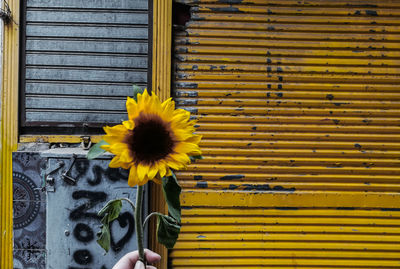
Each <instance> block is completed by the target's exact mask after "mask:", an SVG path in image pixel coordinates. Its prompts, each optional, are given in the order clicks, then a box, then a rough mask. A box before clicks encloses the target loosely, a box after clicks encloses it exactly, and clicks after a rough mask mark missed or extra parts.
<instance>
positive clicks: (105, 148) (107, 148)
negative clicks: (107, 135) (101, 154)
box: [100, 141, 111, 151]
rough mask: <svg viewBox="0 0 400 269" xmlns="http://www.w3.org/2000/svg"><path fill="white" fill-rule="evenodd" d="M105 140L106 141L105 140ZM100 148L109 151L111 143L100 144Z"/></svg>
mask: <svg viewBox="0 0 400 269" xmlns="http://www.w3.org/2000/svg"><path fill="white" fill-rule="evenodd" d="M106 142H107V141H106ZM100 148H101V149H104V150H106V151H110V149H111V145H102V146H100Z"/></svg>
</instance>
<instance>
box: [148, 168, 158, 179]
mask: <svg viewBox="0 0 400 269" xmlns="http://www.w3.org/2000/svg"><path fill="white" fill-rule="evenodd" d="M157 172H158V167H157V165H156V164H153V165H152V166H150V167H149V173H148V177H149V179H150V180H151V179H153V178H154V177H155V176H156V174H157Z"/></svg>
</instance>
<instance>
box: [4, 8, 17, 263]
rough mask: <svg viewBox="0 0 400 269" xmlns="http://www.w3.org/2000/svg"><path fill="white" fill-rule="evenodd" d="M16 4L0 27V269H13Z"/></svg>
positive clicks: (15, 144) (15, 145)
mask: <svg viewBox="0 0 400 269" xmlns="http://www.w3.org/2000/svg"><path fill="white" fill-rule="evenodd" d="M19 2H20V1H18V0H9V1H8V3H9V6H10V9H11V12H12V17H13V21H11V22H9V23H8V24H6V25H5V26H4V50H3V59H2V68H3V69H2V77H3V80H2V91H1V134H0V139H1V142H0V143H1V145H0V147H1V154H0V162H1V172H0V195H1V196H0V210H1V214H0V220H1V221H0V251H1V257H0V268H13V252H12V247H13V244H12V232H13V230H12V228H13V226H12V217H13V214H12V209H13V207H12V193H13V191H12V190H13V189H12V152H13V151H15V150H16V149H17V144H18V66H19V65H18V62H19V25H18V23H19Z"/></svg>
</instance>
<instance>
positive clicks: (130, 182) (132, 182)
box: [128, 165, 139, 187]
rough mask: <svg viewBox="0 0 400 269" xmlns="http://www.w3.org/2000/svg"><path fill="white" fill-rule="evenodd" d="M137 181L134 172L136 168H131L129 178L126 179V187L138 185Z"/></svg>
mask: <svg viewBox="0 0 400 269" xmlns="http://www.w3.org/2000/svg"><path fill="white" fill-rule="evenodd" d="M138 183H139V180H138V176H137V172H136V166H134V165H133V166H132V167H131V169H130V170H129V178H128V185H129V186H131V187H133V186H135V185H138Z"/></svg>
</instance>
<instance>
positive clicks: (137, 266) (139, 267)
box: [134, 261, 146, 269]
mask: <svg viewBox="0 0 400 269" xmlns="http://www.w3.org/2000/svg"><path fill="white" fill-rule="evenodd" d="M134 269H146V268H145V266H144V263H142V262H141V261H137V262H136V264H135V268H134Z"/></svg>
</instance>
